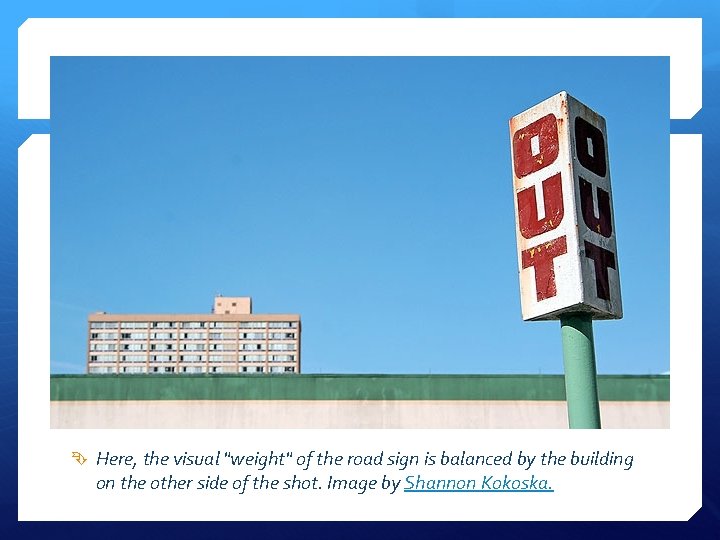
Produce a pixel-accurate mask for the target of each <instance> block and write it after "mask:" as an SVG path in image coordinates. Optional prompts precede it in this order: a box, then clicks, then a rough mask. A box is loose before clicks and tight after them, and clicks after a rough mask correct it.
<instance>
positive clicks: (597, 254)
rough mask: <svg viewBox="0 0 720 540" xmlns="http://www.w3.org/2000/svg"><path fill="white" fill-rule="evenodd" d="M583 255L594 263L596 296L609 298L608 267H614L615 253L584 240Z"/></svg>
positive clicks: (604, 298)
mask: <svg viewBox="0 0 720 540" xmlns="http://www.w3.org/2000/svg"><path fill="white" fill-rule="evenodd" d="M585 256H586V257H588V258H589V259H592V260H593V262H594V263H595V288H596V289H597V296H598V298H602V299H603V300H610V279H609V277H608V268H612V269H613V270H616V268H615V254H614V253H613V252H612V251H608V250H607V249H604V248H601V247H600V246H596V245H595V244H592V243H590V242H588V241H587V240H585Z"/></svg>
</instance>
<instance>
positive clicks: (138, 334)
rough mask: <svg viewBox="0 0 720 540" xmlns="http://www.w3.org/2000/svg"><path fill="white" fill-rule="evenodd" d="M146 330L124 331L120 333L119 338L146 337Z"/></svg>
mask: <svg viewBox="0 0 720 540" xmlns="http://www.w3.org/2000/svg"><path fill="white" fill-rule="evenodd" d="M147 337H148V335H147V332H129V333H128V332H124V333H121V334H120V339H147Z"/></svg>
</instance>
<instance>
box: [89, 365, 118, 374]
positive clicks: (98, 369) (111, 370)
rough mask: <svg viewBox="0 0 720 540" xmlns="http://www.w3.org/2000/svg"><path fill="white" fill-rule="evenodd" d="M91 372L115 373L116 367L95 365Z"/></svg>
mask: <svg viewBox="0 0 720 540" xmlns="http://www.w3.org/2000/svg"><path fill="white" fill-rule="evenodd" d="M88 372H89V373H115V368H114V367H104V366H93V367H91V368H90V369H89V371H88Z"/></svg>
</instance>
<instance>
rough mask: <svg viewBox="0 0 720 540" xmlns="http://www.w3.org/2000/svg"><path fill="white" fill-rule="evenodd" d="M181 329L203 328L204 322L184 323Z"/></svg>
mask: <svg viewBox="0 0 720 540" xmlns="http://www.w3.org/2000/svg"><path fill="white" fill-rule="evenodd" d="M181 326H182V328H205V323H204V322H184V323H182V325H181Z"/></svg>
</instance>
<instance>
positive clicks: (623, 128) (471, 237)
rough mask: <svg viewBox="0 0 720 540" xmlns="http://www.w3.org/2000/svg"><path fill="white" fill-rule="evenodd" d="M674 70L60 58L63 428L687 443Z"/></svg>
mask: <svg viewBox="0 0 720 540" xmlns="http://www.w3.org/2000/svg"><path fill="white" fill-rule="evenodd" d="M669 71H670V63H669V58H668V57H662V56H656V57H653V56H645V57H635V56H627V57H602V56H596V57H583V56H577V57H563V56H558V57H480V56H462V57H460V56H432V57H430V56H352V57H351V56H332V57H331V56H292V57H291V56H244V57H232V56H228V57H211V56H198V57H184V56H178V57H156V56H146V57H131V56H57V57H52V58H51V61H50V72H51V77H50V85H51V92H50V97H51V108H52V120H51V126H52V138H51V141H50V151H51V155H52V161H51V171H50V172H51V188H50V210H51V212H50V249H51V252H50V316H51V326H50V328H51V332H50V353H51V356H50V374H49V377H50V401H51V403H50V426H51V427H52V428H84V429H106V428H150V429H155V428H205V429H237V428H241V429H242V428H248V429H257V428H282V429H285V428H307V429H313V428H321V429H325V428H343V429H347V428H372V429H375V428H389V429H395V428H410V429H422V428H426V429H438V428H449V429H478V428H488V429H493V428H495V429H496V428H507V429H513V428H522V429H525V428H531V429H532V428H536V429H547V428H551V429H566V428H568V427H571V428H572V427H602V428H610V429H612V428H630V429H634V428H646V429H647V428H652V429H655V428H669V427H670V407H671V405H670V339H669V336H670V285H669V275H670V252H669V247H670V209H669V206H670V140H669V133H670V121H669V117H670V113H669V107H670V77H669ZM596 373H597V375H596Z"/></svg>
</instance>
